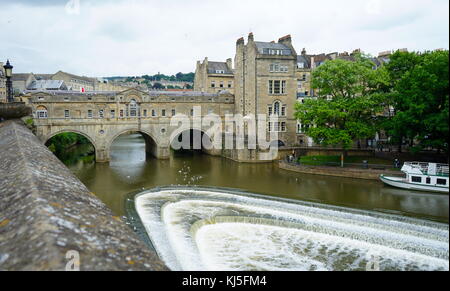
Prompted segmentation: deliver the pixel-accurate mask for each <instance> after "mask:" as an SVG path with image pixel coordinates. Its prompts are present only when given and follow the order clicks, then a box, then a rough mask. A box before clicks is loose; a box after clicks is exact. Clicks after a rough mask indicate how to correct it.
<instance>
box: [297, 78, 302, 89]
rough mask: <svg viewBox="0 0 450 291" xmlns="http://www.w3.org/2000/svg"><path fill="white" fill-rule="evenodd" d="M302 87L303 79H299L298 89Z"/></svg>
mask: <svg viewBox="0 0 450 291" xmlns="http://www.w3.org/2000/svg"><path fill="white" fill-rule="evenodd" d="M302 87H303V83H302V81H301V80H298V81H297V88H298V89H301V88H302Z"/></svg>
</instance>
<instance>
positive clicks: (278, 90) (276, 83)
mask: <svg viewBox="0 0 450 291" xmlns="http://www.w3.org/2000/svg"><path fill="white" fill-rule="evenodd" d="M280 84H281V82H280V81H274V82H273V94H280V93H281V87H280Z"/></svg>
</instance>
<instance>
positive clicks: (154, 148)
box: [106, 128, 161, 158]
mask: <svg viewBox="0 0 450 291" xmlns="http://www.w3.org/2000/svg"><path fill="white" fill-rule="evenodd" d="M130 133H139V134H141V135H142V137H143V138H144V140H145V151H146V153H147V154H149V155H151V156H153V157H157V158H158V157H160V156H161V153H160V146H159V143H158V140H157V138H156V137H155V136H154V135H153V134H151V133H150V132H148V131H145V130H142V129H132V128H131V129H126V130H122V131H119V132H117V133H116V134H114V135H113V136H112V137H111V139H110V140H109V141H108V143H107V145H106V149H107V151H108V157H110V155H111V147H112V145H113V143H114V141H115V140H116V139H117V138H118V137H120V136H122V135H125V134H130Z"/></svg>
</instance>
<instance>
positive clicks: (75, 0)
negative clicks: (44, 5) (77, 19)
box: [65, 0, 81, 15]
mask: <svg viewBox="0 0 450 291" xmlns="http://www.w3.org/2000/svg"><path fill="white" fill-rule="evenodd" d="M65 10H66V13H67V14H69V15H79V14H80V11H81V3H80V0H69V1H68V2H67V3H66V6H65Z"/></svg>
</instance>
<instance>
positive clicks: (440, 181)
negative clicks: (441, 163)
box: [436, 179, 447, 186]
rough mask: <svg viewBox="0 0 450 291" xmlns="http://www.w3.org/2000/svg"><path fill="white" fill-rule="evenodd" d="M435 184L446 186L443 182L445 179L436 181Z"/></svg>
mask: <svg viewBox="0 0 450 291" xmlns="http://www.w3.org/2000/svg"><path fill="white" fill-rule="evenodd" d="M436 184H438V185H442V186H446V185H447V180H445V179H437V180H436Z"/></svg>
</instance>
